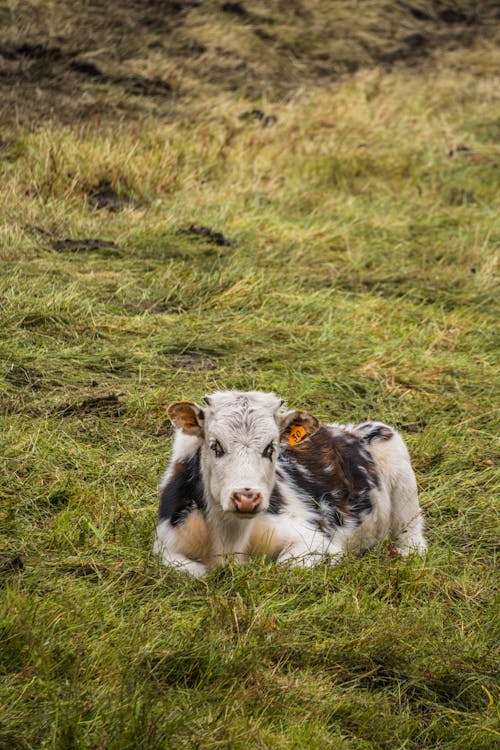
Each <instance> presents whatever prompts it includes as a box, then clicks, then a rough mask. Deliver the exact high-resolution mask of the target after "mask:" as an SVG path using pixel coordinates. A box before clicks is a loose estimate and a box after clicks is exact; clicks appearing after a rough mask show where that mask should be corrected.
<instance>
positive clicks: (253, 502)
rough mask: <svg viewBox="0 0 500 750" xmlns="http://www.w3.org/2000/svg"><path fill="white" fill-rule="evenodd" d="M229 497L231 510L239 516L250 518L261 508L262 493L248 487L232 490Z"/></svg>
mask: <svg viewBox="0 0 500 750" xmlns="http://www.w3.org/2000/svg"><path fill="white" fill-rule="evenodd" d="M230 499H231V504H232V510H233V512H234V513H236V515H237V516H239V517H241V518H252V516H255V515H256V514H257V513H260V511H261V509H262V500H263V497H262V494H261V493H260V492H258V491H255V490H252V489H249V488H245V489H242V490H233V492H231V498H230Z"/></svg>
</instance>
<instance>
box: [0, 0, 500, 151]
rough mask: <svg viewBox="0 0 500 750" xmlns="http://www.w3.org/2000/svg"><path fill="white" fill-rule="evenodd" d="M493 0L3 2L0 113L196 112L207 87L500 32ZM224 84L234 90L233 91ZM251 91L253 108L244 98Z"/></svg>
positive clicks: (245, 83)
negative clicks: (382, 0) (355, 7)
mask: <svg viewBox="0 0 500 750" xmlns="http://www.w3.org/2000/svg"><path fill="white" fill-rule="evenodd" d="M499 20H500V11H499V10H498V6H496V3H494V2H491V0H483V2H481V1H480V2H471V1H469V2H459V1H455V2H453V1H452V0H447V1H445V2H439V1H437V0H412V2H408V3H407V2H396V3H392V2H386V3H380V2H375V3H369V4H366V5H365V4H363V10H362V11H361V10H359V9H358V10H353V3H352V0H340V2H335V3H331V2H323V1H321V0H320V1H319V2H318V1H317V2H305V1H302V2H301V0H292V1H291V2H283V0H274V1H273V2H250V1H248V2H211V1H209V2H199V0H186V1H185V2H184V1H183V0H127V1H126V2H117V1H116V0H108V2H106V3H101V2H97V1H96V0H90V1H89V0H76V1H72V2H69V1H68V0H66V1H65V2H58V3H47V2H43V1H42V0H31V2H9V3H7V2H2V3H0V122H1V126H2V132H1V135H0V137H1V138H2V140H3V141H6V140H8V136H9V131H11V130H12V129H13V128H14V129H15V130H18V129H19V128H21V129H28V130H31V129H34V128H36V127H37V126H38V125H40V124H42V123H49V122H50V123H52V124H55V125H57V124H72V123H75V122H94V123H97V124H99V122H100V121H101V120H109V119H113V120H117V119H118V120H123V119H141V118H143V117H145V116H147V115H148V114H150V115H154V116H155V117H158V118H166V119H169V118H172V117H178V116H187V117H199V116H203V111H204V107H205V106H207V102H208V101H209V100H210V98H211V97H212V96H214V95H218V94H220V93H221V92H229V96H235V97H237V98H238V100H241V99H244V100H246V101H247V102H248V103H249V109H248V110H247V111H242V112H241V115H242V116H243V117H252V118H255V119H260V120H261V121H262V124H263V125H266V124H267V121H266V117H265V115H264V113H263V112H262V111H261V110H260V109H259V108H258V106H257V104H258V102H259V101H262V100H266V99H267V100H270V101H273V100H274V101H275V100H283V99H285V100H286V99H288V98H291V97H293V96H294V94H295V93H296V92H297V91H299V90H301V89H302V90H303V89H304V88H311V87H316V86H322V85H324V84H325V83H330V82H331V81H332V80H336V79H338V78H340V77H342V76H345V75H346V74H349V73H352V72H354V71H356V70H357V69H359V68H360V67H363V66H374V65H379V66H382V67H383V68H384V69H388V68H391V67H393V66H399V65H406V66H408V65H409V66H422V65H426V64H429V63H432V61H434V60H436V58H437V57H438V56H439V55H440V54H441V53H442V51H443V50H449V49H457V48H460V47H464V46H466V47H469V46H472V45H475V44H476V43H478V42H479V41H480V42H484V41H485V40H494V39H495V38H498V28H499ZM231 92H232V93H231ZM252 102H255V103H256V104H255V107H252Z"/></svg>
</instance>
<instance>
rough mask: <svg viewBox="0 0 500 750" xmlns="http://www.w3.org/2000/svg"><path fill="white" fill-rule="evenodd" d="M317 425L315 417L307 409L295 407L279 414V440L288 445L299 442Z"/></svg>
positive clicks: (314, 429) (313, 431)
mask: <svg viewBox="0 0 500 750" xmlns="http://www.w3.org/2000/svg"><path fill="white" fill-rule="evenodd" d="M318 427H319V422H318V420H317V419H316V417H313V415H312V414H309V413H308V412H307V411H300V410H298V409H295V410H294V411H289V412H287V413H286V414H282V415H281V419H280V433H281V440H282V441H283V442H287V443H289V444H290V445H296V444H297V443H300V441H301V440H304V438H306V437H309V435H313V434H314V433H315V432H316V430H317V429H318Z"/></svg>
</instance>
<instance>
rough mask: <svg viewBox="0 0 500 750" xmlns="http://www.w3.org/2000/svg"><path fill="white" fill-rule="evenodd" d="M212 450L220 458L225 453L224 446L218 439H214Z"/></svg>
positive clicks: (211, 444)
mask: <svg viewBox="0 0 500 750" xmlns="http://www.w3.org/2000/svg"><path fill="white" fill-rule="evenodd" d="M210 450H211V451H213V452H214V453H215V457H216V458H220V457H221V456H223V455H224V448H223V447H222V445H221V444H220V443H219V441H218V440H212V442H211V443H210Z"/></svg>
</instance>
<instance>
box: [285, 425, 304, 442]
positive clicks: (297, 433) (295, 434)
mask: <svg viewBox="0 0 500 750" xmlns="http://www.w3.org/2000/svg"><path fill="white" fill-rule="evenodd" d="M306 435H307V432H306V431H305V429H304V428H303V427H302V425H300V424H293V425H292V426H291V427H290V434H289V436H288V442H289V443H290V445H296V444H297V443H300V441H301V440H302V438H304V437H305V436H306Z"/></svg>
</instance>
